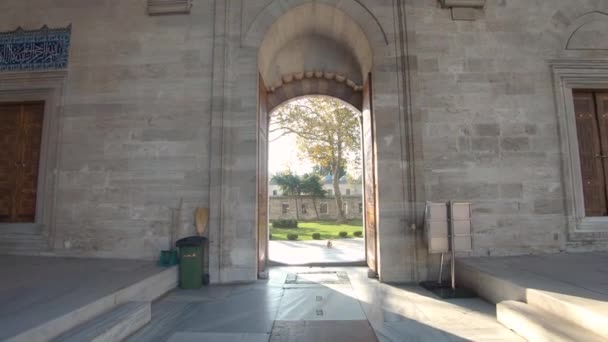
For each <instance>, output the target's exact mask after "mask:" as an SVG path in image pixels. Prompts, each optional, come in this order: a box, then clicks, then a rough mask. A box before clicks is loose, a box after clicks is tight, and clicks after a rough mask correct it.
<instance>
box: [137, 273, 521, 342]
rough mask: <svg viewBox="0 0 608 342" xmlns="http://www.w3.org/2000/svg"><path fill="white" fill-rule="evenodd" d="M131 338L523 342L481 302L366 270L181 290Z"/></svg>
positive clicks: (175, 340)
mask: <svg viewBox="0 0 608 342" xmlns="http://www.w3.org/2000/svg"><path fill="white" fill-rule="evenodd" d="M128 341H132V342H133V341H171V342H190V341H218V342H224V341H226V342H228V341H242V342H258V341H272V342H288V341H289V342H307V341H315V342H322V341H331V342H339V341H353V342H357V341H362V342H363V341H521V339H520V338H519V337H518V336H517V335H515V334H514V333H513V332H511V331H510V330H508V329H506V328H504V327H503V326H502V325H500V324H499V323H498V322H496V319H495V307H494V305H491V304H489V303H487V302H485V301H483V300H481V299H479V298H475V299H459V300H451V301H445V300H441V299H438V298H436V297H434V296H433V295H432V294H430V293H428V292H426V291H425V290H423V289H421V288H419V287H418V286H394V285H388V284H381V283H379V282H378V281H377V280H375V279H368V278H367V269H366V268H364V267H349V268H346V267H341V268H333V267H326V268H309V267H274V268H271V270H270V277H269V279H268V280H260V281H257V282H255V283H252V284H243V285H230V286H225V285H224V286H208V287H204V288H202V289H200V290H181V289H177V290H175V291H173V292H171V293H169V294H168V295H167V296H165V297H163V298H161V299H160V300H158V301H156V302H155V303H154V304H153V306H152V321H151V322H150V323H149V324H148V325H147V326H146V327H144V328H143V329H142V330H140V331H138V332H137V333H136V334H134V335H132V336H131V337H130V338H129V339H128Z"/></svg>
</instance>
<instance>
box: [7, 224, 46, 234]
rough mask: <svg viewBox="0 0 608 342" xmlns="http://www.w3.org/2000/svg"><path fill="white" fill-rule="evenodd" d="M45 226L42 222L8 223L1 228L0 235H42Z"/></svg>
mask: <svg viewBox="0 0 608 342" xmlns="http://www.w3.org/2000/svg"><path fill="white" fill-rule="evenodd" d="M42 231H43V226H42V225H41V224H35V223H34V224H23V223H8V224H5V225H3V226H2V228H0V236H4V235H7V234H18V235H21V234H30V235H42Z"/></svg>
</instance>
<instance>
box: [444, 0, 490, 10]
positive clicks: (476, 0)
mask: <svg viewBox="0 0 608 342" xmlns="http://www.w3.org/2000/svg"><path fill="white" fill-rule="evenodd" d="M485 5H486V0H441V6H443V7H445V8H454V7H469V8H483V7H484V6H485Z"/></svg>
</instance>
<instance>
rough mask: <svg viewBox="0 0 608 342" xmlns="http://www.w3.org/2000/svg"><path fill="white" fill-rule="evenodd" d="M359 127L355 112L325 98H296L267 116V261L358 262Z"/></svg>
mask: <svg viewBox="0 0 608 342" xmlns="http://www.w3.org/2000/svg"><path fill="white" fill-rule="evenodd" d="M361 123H362V121H361V112H360V111H359V110H358V109H356V108H354V107H353V106H352V105H350V104H348V103H346V102H344V101H342V100H338V99H336V98H332V97H328V96H305V97H300V98H296V99H293V100H291V101H289V102H287V103H284V104H282V105H280V106H278V107H277V108H275V109H274V110H273V112H272V113H271V114H270V130H269V139H270V140H269V147H270V151H269V174H270V183H269V193H268V203H269V207H268V213H269V221H270V222H269V224H270V225H269V231H270V234H269V240H270V241H269V259H270V261H271V262H272V263H273V264H279V265H328V264H333V265H336V264H338V265H361V266H363V265H365V242H364V229H363V228H364V225H363V216H364V215H363V189H362V184H363V173H362V165H361V159H362V153H361V152H362V151H361V140H362V139H361V137H362V135H361ZM262 223H266V222H262Z"/></svg>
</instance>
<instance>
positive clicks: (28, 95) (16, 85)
mask: <svg viewBox="0 0 608 342" xmlns="http://www.w3.org/2000/svg"><path fill="white" fill-rule="evenodd" d="M66 79H67V71H65V70H59V71H36V72H8V73H0V102H32V101H43V102H44V116H43V123H42V139H41V146H40V161H39V166H38V186H37V190H36V191H37V192H36V217H35V221H34V223H0V231H1V230H6V229H11V228H18V229H32V230H35V229H36V228H42V234H43V235H44V236H46V237H47V242H48V244H49V247H51V248H52V247H53V244H54V236H55V225H54V205H55V200H56V181H57V180H56V178H57V165H58V159H59V158H58V155H59V154H58V144H59V142H60V141H61V140H60V130H59V127H60V126H59V118H60V117H61V113H62V110H63V102H62V99H63V93H64V89H65V83H66Z"/></svg>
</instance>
